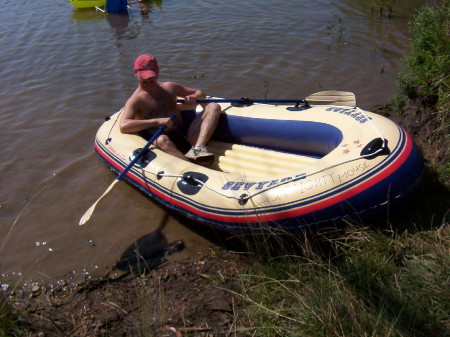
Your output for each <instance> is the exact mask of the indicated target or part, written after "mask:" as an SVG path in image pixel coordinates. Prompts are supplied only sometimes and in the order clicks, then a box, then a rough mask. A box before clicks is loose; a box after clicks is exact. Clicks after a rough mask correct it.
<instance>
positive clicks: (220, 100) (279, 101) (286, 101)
mask: <svg viewBox="0 0 450 337" xmlns="http://www.w3.org/2000/svg"><path fill="white" fill-rule="evenodd" d="M177 103H184V99H179V100H177ZM197 103H238V104H253V103H272V104H290V103H296V104H297V103H305V100H304V99H252V98H211V99H198V100H197Z"/></svg>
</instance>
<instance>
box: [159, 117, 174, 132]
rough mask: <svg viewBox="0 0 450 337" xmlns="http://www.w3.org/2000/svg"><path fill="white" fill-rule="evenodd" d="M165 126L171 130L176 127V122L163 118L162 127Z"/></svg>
mask: <svg viewBox="0 0 450 337" xmlns="http://www.w3.org/2000/svg"><path fill="white" fill-rule="evenodd" d="M162 125H165V126H166V127H167V129H170V128H172V127H173V126H174V122H173V120H172V118H170V117H167V118H161V126H162Z"/></svg>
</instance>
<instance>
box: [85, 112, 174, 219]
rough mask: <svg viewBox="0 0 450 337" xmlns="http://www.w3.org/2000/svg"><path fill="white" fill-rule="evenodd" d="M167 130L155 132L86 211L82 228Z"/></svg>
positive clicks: (163, 128)
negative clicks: (99, 204)
mask: <svg viewBox="0 0 450 337" xmlns="http://www.w3.org/2000/svg"><path fill="white" fill-rule="evenodd" d="M174 118H175V115H172V116H170V119H172V120H173V119H174ZM165 129H166V125H163V126H161V127H160V128H159V129H158V130H157V131H156V132H155V134H154V135H153V136H152V137H151V138H150V140H149V141H148V142H147V144H145V146H144V147H143V148H142V149H141V150H140V151H139V152H138V153H137V154H136V156H135V157H134V158H133V160H132V161H131V162H130V163H129V164H128V165H127V167H125V169H124V170H123V171H122V172H120V174H119V175H118V176H117V178H116V179H114V181H113V182H112V184H111V185H109V187H108V188H107V189H106V191H105V192H104V193H103V194H102V195H101V196H100V198H98V199H97V201H96V202H94V204H93V205H92V206H91V207H89V209H88V210H87V211H86V213H84V215H83V216H82V217H81V219H80V222H79V225H80V226H81V225H84V224H85V223H86V222H87V221H88V220H89V219H90V217H91V215H92V213H94V209H95V206H97V204H98V203H99V202H100V200H102V199H103V197H104V196H105V195H107V194H108V193H109V191H111V190H112V188H113V187H114V186H115V185H116V184H117V183H118V182H119V181H120V180H121V179H122V178H123V176H124V175H125V174H126V173H127V172H128V171H129V170H130V169H131V168H132V167H133V165H134V164H136V162H137V161H138V159H139V158H140V157H141V155H142V154H143V153H144V152H145V151H146V150H147V149H148V148H149V147H150V145H152V144H153V142H154V141H155V140H156V138H158V136H159V135H161V134H162V133H163V132H164V130H165Z"/></svg>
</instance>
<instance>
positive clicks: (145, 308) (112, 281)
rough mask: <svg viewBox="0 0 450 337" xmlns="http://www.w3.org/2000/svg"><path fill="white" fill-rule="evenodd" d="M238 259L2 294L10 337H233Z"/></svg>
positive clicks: (213, 255)
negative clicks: (13, 324)
mask: <svg viewBox="0 0 450 337" xmlns="http://www.w3.org/2000/svg"><path fill="white" fill-rule="evenodd" d="M243 265H244V264H243V261H242V258H241V257H240V256H239V255H236V254H232V253H228V252H226V251H223V250H217V251H211V252H210V253H209V254H208V255H207V256H206V255H205V256H200V257H199V258H198V259H196V260H195V261H192V262H189V263H177V262H171V263H169V264H166V265H163V266H162V267H159V268H157V269H154V270H152V271H149V272H148V273H146V274H143V275H136V274H133V273H125V274H122V275H118V274H116V273H115V272H112V271H111V272H110V273H108V274H107V275H105V276H104V277H101V278H99V279H97V280H90V281H87V282H85V283H82V284H65V283H63V284H59V285H56V286H54V287H53V288H52V289H45V288H43V287H38V286H35V287H34V288H32V289H19V290H16V291H14V292H11V293H10V294H9V295H8V297H9V298H8V303H9V304H10V308H9V309H10V313H11V315H12V316H15V317H16V318H17V320H18V326H20V331H14V333H16V335H17V336H40V337H44V336H105V335H108V336H176V337H179V336H187V335H189V336H241V335H242V334H240V332H239V330H240V329H241V328H240V326H238V324H237V321H236V317H237V316H239V317H240V319H241V320H242V317H243V315H240V299H239V297H236V296H235V295H234V293H235V292H238V291H239V284H238V283H237V281H236V278H235V276H236V275H237V273H239V271H240V270H242V269H243Z"/></svg>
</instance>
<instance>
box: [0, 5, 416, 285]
mask: <svg viewBox="0 0 450 337" xmlns="http://www.w3.org/2000/svg"><path fill="white" fill-rule="evenodd" d="M369 3H370V1H367V0H336V1H333V2H331V1H325V0H315V1H307V0H304V1H293V0H284V1H260V0H248V1H238V0H227V1H219V0H209V1H204V0H201V1H200V0H190V1H162V0H160V1H156V2H154V3H153V2H147V3H145V4H134V5H132V8H131V10H130V13H129V15H128V16H126V15H125V16H120V15H112V14H110V15H105V14H103V13H101V12H96V11H95V10H90V9H89V10H77V9H74V8H73V7H72V6H71V5H70V4H69V2H64V1H61V0H48V1H45V2H42V1H41V2H39V1H34V0H22V1H13V0H6V1H3V6H2V11H0V20H1V22H2V34H1V35H0V47H1V48H0V56H1V68H0V73H1V76H0V81H1V86H0V87H1V94H0V100H1V114H0V126H1V133H0V140H1V144H3V146H2V147H1V149H0V153H1V163H0V165H1V166H0V167H1V186H0V204H1V208H0V219H1V221H0V258H1V262H0V273H1V274H3V275H4V277H5V278H6V279H10V278H21V279H22V280H29V279H44V280H54V279H56V278H58V277H67V276H68V275H71V274H73V273H74V274H75V275H82V274H83V273H92V272H93V271H95V270H97V271H103V270H104V268H105V267H107V266H111V265H112V264H113V263H114V262H115V261H116V260H117V259H118V257H119V256H120V254H121V253H122V252H123V251H124V249H125V248H126V247H127V246H128V245H130V244H131V243H132V242H134V241H135V240H136V239H138V238H139V237H141V236H142V235H145V234H148V233H150V232H152V231H153V230H155V228H157V227H158V226H159V225H161V224H165V227H164V229H163V232H164V233H165V235H166V236H167V237H168V239H169V241H172V240H178V239H183V240H185V242H186V249H185V250H184V252H183V253H182V254H180V255H178V256H177V258H179V259H181V258H189V257H190V256H193V255H195V254H197V252H198V251H200V250H205V249H208V247H210V246H212V245H213V244H212V243H211V242H210V241H208V240H207V239H206V238H205V237H204V236H203V235H201V229H200V231H199V232H193V231H191V230H190V229H188V227H186V226H185V225H184V223H183V221H184V220H177V219H175V218H174V217H173V216H171V215H169V217H167V213H166V212H165V211H164V210H163V209H161V208H160V207H159V206H158V205H156V204H154V203H153V202H152V201H150V200H149V199H147V198H145V197H144V196H143V195H141V194H140V193H139V192H137V191H136V190H134V189H132V188H131V187H129V186H127V185H126V184H124V183H122V184H118V185H117V186H116V187H115V188H114V190H113V191H112V192H111V193H109V195H108V196H107V198H105V199H104V200H103V201H102V202H101V203H100V204H99V205H98V206H97V208H96V210H95V213H94V216H93V217H92V218H91V220H90V221H89V222H88V223H87V224H86V225H85V226H82V227H79V226H78V221H79V219H80V217H81V216H82V215H83V213H84V212H85V211H86V209H87V208H88V207H89V206H90V205H91V204H92V203H93V202H94V201H95V200H96V199H97V198H98V197H99V196H100V195H101V194H102V193H103V192H104V191H105V189H106V188H107V187H108V186H109V185H110V184H111V182H112V181H113V180H114V178H115V176H114V175H113V174H112V173H111V172H110V171H108V169H107V168H106V167H105V166H104V165H103V164H102V163H101V162H100V160H99V159H98V158H97V157H96V155H95V154H94V151H93V140H94V136H95V133H96V130H97V128H98V127H99V126H100V124H101V123H102V119H103V117H104V116H106V115H108V114H110V113H112V112H115V111H117V110H119V109H120V108H121V107H122V105H123V103H124V102H125V100H126V99H127V97H128V96H129V95H130V94H131V92H132V91H133V90H134V88H135V85H136V83H135V79H134V77H133V74H132V65H133V62H134V59H135V57H136V56H137V55H138V54H140V53H147V52H150V53H153V54H155V55H156V56H157V57H158V59H159V61H160V66H161V80H176V81H179V82H182V83H184V84H186V85H188V86H191V87H197V88H202V89H204V90H205V91H206V93H208V94H211V95H215V96H221V97H228V98H233V97H237V98H239V97H244V96H245V97H251V98H264V96H265V95H267V97H270V98H302V97H305V96H307V95H308V94H310V93H312V92H315V91H321V90H327V89H337V90H346V91H353V92H355V94H356V97H357V102H358V105H359V106H361V107H364V108H368V109H370V108H371V107H373V106H374V105H376V104H385V103H387V102H388V100H389V97H390V95H391V94H393V93H394V92H395V91H396V88H395V84H394V76H395V75H396V74H397V73H398V71H399V70H400V68H401V64H402V63H401V57H402V55H403V54H404V53H405V51H406V49H407V46H408V33H407V32H408V29H407V21H408V20H409V19H410V15H411V13H412V12H413V9H414V8H416V7H417V5H418V4H419V3H420V1H419V0H414V1H411V0H397V1H396V3H395V7H394V13H393V17H392V18H387V17H379V16H376V15H372V14H371V12H370V4H369ZM141 10H144V12H145V11H148V13H147V14H145V13H142V12H141Z"/></svg>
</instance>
